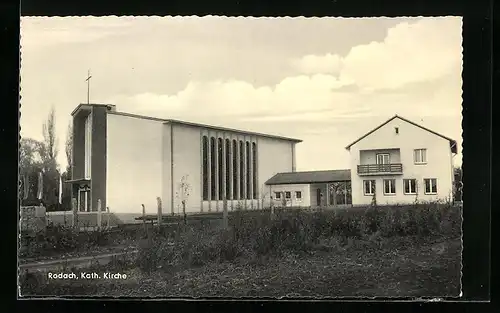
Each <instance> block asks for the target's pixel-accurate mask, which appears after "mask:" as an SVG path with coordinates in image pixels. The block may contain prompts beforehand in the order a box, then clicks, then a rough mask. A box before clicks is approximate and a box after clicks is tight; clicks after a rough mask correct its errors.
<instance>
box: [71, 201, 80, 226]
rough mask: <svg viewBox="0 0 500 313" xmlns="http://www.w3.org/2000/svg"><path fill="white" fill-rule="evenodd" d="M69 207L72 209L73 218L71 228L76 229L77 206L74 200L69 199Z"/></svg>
mask: <svg viewBox="0 0 500 313" xmlns="http://www.w3.org/2000/svg"><path fill="white" fill-rule="evenodd" d="M71 207H72V209H73V218H72V223H73V225H72V226H73V227H74V228H76V229H78V204H77V202H76V199H75V198H72V199H71Z"/></svg>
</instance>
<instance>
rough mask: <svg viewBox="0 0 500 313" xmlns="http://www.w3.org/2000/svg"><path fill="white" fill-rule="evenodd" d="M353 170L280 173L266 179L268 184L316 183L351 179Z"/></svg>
mask: <svg viewBox="0 0 500 313" xmlns="http://www.w3.org/2000/svg"><path fill="white" fill-rule="evenodd" d="M350 180H351V170H326V171H307V172H287V173H278V174H276V175H274V176H273V177H271V178H270V179H269V180H267V181H266V183H265V184H266V185H284V184H314V183H330V182H338V181H350Z"/></svg>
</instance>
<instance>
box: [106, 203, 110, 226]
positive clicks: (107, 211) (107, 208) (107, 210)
mask: <svg viewBox="0 0 500 313" xmlns="http://www.w3.org/2000/svg"><path fill="white" fill-rule="evenodd" d="M106 213H107V214H108V222H107V227H108V228H109V227H110V226H109V206H107V207H106Z"/></svg>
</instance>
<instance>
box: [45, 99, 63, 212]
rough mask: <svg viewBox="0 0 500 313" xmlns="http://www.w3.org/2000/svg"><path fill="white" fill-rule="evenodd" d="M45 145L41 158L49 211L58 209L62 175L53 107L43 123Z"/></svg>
mask: <svg viewBox="0 0 500 313" xmlns="http://www.w3.org/2000/svg"><path fill="white" fill-rule="evenodd" d="M42 130H43V144H42V146H41V157H42V162H43V182H44V183H43V201H44V203H46V205H47V209H48V210H54V209H56V205H57V204H58V202H59V201H58V190H59V177H60V173H59V170H58V164H57V154H58V138H57V136H56V117H55V109H54V108H53V107H52V108H51V109H50V112H49V114H48V116H47V119H46V120H45V122H44V123H43V129H42Z"/></svg>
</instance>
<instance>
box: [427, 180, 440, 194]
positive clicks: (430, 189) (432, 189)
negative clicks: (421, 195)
mask: <svg viewBox="0 0 500 313" xmlns="http://www.w3.org/2000/svg"><path fill="white" fill-rule="evenodd" d="M424 185H425V194H428V195H432V194H436V193H437V179H436V178H426V179H424Z"/></svg>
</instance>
